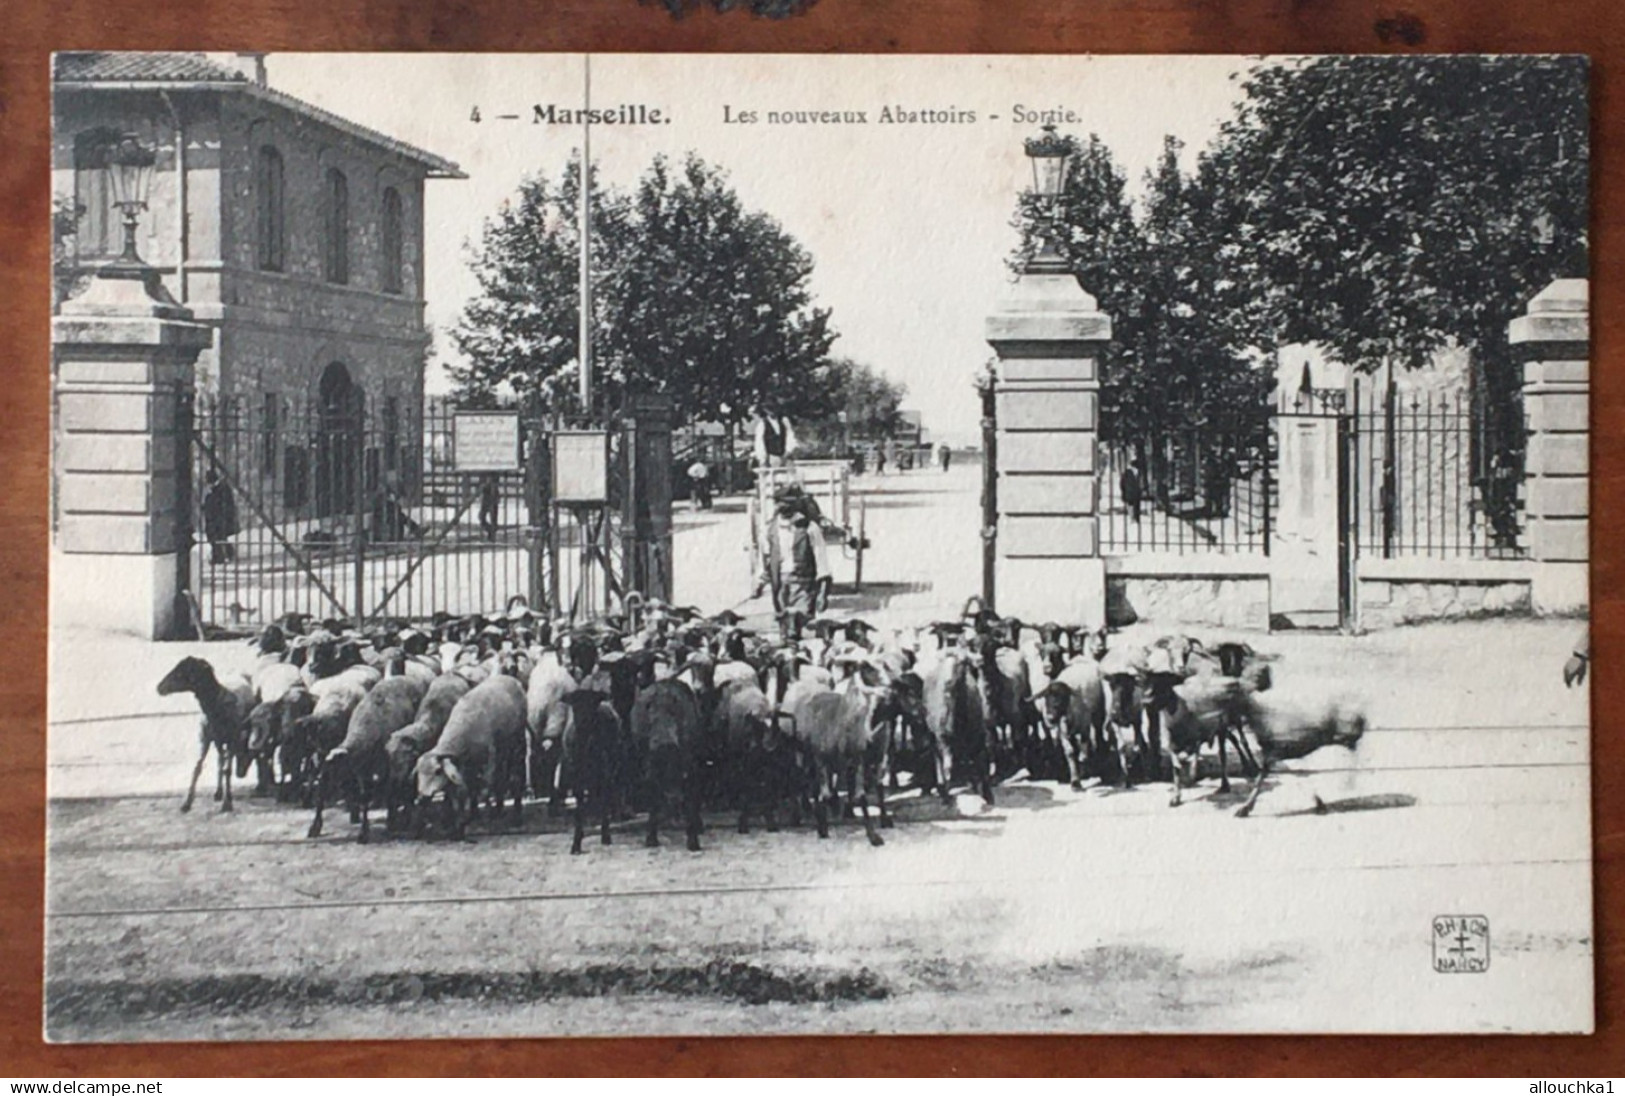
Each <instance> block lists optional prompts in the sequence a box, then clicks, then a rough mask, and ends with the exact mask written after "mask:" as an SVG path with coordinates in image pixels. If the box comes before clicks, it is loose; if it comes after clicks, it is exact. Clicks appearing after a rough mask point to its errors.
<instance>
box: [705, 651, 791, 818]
mask: <svg viewBox="0 0 1625 1096" xmlns="http://www.w3.org/2000/svg"><path fill="white" fill-rule="evenodd" d="M715 721H716V732H715V734H716V737H717V738H718V739H720V740H721V741H722V742H723V743H724V746H725V749H726V752H727V757H728V761H729V765H730V768H731V770H732V772H731V777H732V779H731V783H732V785H733V788H734V792H735V795H736V796H737V798H738V801H739V827H738V828H739V832H740V833H749V832H750V822H749V818H750V811H751V808H752V807H753V806H754V807H756V808H757V809H758V810H759V811H760V812H761V814H762V818H763V821H764V822H765V823H766V825H767V829H768V832H769V833H776V832H778V828H779V826H778V820H777V816H776V814H775V812H774V805H775V802H776V800H777V799H778V798H779V796H780V795H781V794H782V793H783V791H784V790H785V787H786V784H787V782H788V779H789V777H790V775H791V773H790V771H789V769H790V767H791V766H793V765H794V757H793V756H792V749H791V743H790V741H789V740H788V736H787V735H785V734H784V733H783V732H782V731H781V729H780V725H779V715H778V713H776V712H775V711H774V708H773V702H772V701H770V700H768V699H767V694H766V693H764V692H763V691H762V689H761V686H760V685H758V684H757V683H756V679H755V677H754V676H752V677H750V678H746V679H740V680H732V681H729V682H728V683H727V684H724V685H721V686H720V687H719V690H718V694H717V706H716V714H715Z"/></svg>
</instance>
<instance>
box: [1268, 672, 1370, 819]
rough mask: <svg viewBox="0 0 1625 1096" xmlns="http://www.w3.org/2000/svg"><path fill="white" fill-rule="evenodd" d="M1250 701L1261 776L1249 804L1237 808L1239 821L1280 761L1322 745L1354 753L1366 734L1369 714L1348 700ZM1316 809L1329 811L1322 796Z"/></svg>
mask: <svg viewBox="0 0 1625 1096" xmlns="http://www.w3.org/2000/svg"><path fill="white" fill-rule="evenodd" d="M1250 701H1251V702H1250V704H1249V713H1248V715H1249V719H1248V725H1249V726H1250V727H1251V728H1252V732H1253V737H1254V738H1256V739H1257V740H1258V749H1259V756H1258V774H1257V775H1256V776H1255V777H1253V786H1252V790H1251V791H1250V792H1249V793H1248V795H1247V800H1246V802H1244V803H1243V804H1242V805H1241V806H1240V807H1237V808H1236V817H1237V818H1246V817H1247V816H1248V815H1250V814H1252V813H1253V805H1254V804H1255V803H1257V802H1258V794H1259V792H1261V791H1263V789H1264V777H1265V776H1267V775H1269V771H1270V768H1271V767H1272V766H1273V765H1275V764H1276V763H1277V762H1280V761H1293V760H1296V759H1298V758H1300V757H1307V756H1309V755H1310V754H1311V753H1313V752H1315V751H1316V750H1318V749H1320V748H1321V747H1322V746H1342V747H1344V748H1345V749H1349V750H1353V749H1355V748H1356V747H1357V746H1358V745H1359V742H1360V739H1361V737H1362V736H1364V734H1365V732H1366V717H1365V712H1364V711H1363V710H1362V709H1361V708H1360V706H1359V705H1357V704H1352V703H1350V702H1347V701H1337V700H1334V701H1329V702H1323V703H1320V704H1301V703H1293V702H1291V701H1287V700H1284V699H1282V698H1279V697H1274V696H1268V695H1254V696H1252V697H1251V698H1250ZM1315 809H1316V810H1317V811H1324V810H1325V809H1326V805H1325V804H1324V803H1322V802H1321V800H1320V796H1318V795H1317V796H1315Z"/></svg>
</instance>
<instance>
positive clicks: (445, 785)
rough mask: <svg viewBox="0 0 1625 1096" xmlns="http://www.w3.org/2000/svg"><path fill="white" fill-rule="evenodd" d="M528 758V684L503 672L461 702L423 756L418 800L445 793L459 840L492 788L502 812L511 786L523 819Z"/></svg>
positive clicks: (425, 801) (450, 826) (451, 824)
mask: <svg viewBox="0 0 1625 1096" xmlns="http://www.w3.org/2000/svg"><path fill="white" fill-rule="evenodd" d="M524 762H525V689H524V686H522V685H520V684H519V682H518V680H517V679H516V678H513V677H510V676H508V675H507V674H497V675H496V676H494V677H491V678H487V679H486V680H485V681H483V682H481V683H480V684H478V685H476V686H474V688H472V689H470V690H469V691H468V694H467V695H466V696H464V697H463V698H462V699H461V700H459V701H458V702H457V705H456V707H454V708H452V710H451V715H450V717H449V718H447V720H446V728H445V730H444V731H443V732H442V733H441V735H440V741H439V742H437V743H436V744H435V746H434V748H433V749H431V750H430V751H429V752H428V753H425V754H424V755H423V756H422V757H420V758H418V763H417V769H416V776H417V786H418V804H419V805H420V806H423V805H426V804H428V803H430V802H432V801H433V800H434V799H436V798H437V797H443V798H444V800H445V806H446V814H447V818H448V829H451V830H452V831H453V832H454V834H455V835H456V837H457V838H458V839H459V840H461V839H462V838H463V837H464V834H465V830H466V824H467V819H468V816H469V815H471V814H472V813H473V812H474V810H475V809H476V808H477V805H478V803H479V800H480V798H481V796H482V795H483V794H484V792H485V791H486V789H490V790H491V791H493V792H494V793H495V795H496V800H497V813H498V814H500V813H501V807H502V801H503V800H504V799H505V798H506V796H507V793H508V792H510V791H511V792H512V793H513V804H514V813H515V816H516V818H520V817H522V812H523V806H522V805H521V797H522V796H523V794H524V786H525V781H524V773H523V767H524Z"/></svg>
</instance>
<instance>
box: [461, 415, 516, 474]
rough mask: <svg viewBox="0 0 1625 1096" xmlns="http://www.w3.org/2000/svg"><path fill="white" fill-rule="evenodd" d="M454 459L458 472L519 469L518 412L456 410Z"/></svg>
mask: <svg viewBox="0 0 1625 1096" xmlns="http://www.w3.org/2000/svg"><path fill="white" fill-rule="evenodd" d="M451 459H452V467H453V468H455V469H456V470H457V471H459V472H517V471H518V470H519V412H517V411H459V412H457V414H456V417H455V418H454V419H453V420H452V451H451Z"/></svg>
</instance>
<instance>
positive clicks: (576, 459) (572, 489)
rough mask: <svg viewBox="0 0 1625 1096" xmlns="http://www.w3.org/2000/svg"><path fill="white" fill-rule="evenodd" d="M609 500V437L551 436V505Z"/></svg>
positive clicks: (590, 433) (596, 433)
mask: <svg viewBox="0 0 1625 1096" xmlns="http://www.w3.org/2000/svg"><path fill="white" fill-rule="evenodd" d="M608 499H609V437H608V435H606V434H605V433H604V432H603V431H602V430H561V431H559V432H558V433H556V434H554V435H553V501H554V502H556V503H563V504H566V505H582V504H587V503H595V504H599V505H602V504H603V503H604V502H606V501H608Z"/></svg>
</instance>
